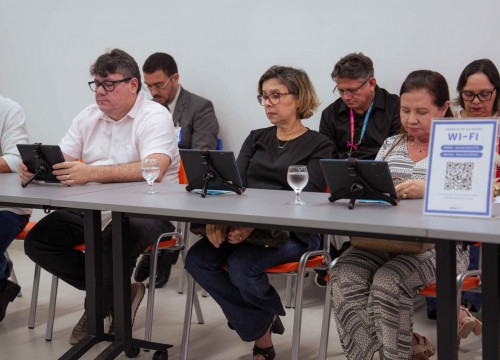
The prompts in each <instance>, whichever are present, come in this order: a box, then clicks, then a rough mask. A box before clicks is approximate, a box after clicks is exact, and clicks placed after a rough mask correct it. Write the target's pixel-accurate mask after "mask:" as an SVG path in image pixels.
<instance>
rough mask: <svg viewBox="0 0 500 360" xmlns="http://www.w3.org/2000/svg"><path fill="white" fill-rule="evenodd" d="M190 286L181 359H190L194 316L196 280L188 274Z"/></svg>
mask: <svg viewBox="0 0 500 360" xmlns="http://www.w3.org/2000/svg"><path fill="white" fill-rule="evenodd" d="M187 280H188V288H187V297H186V310H185V313H184V328H183V330H182V344H181V356H180V358H181V360H187V359H188V347H189V335H190V333H191V320H192V318H193V301H194V294H195V281H194V279H193V278H192V277H191V275H187Z"/></svg>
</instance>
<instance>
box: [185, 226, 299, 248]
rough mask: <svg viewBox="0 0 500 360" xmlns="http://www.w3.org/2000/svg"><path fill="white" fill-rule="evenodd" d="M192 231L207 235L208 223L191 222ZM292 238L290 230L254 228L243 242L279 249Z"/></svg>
mask: <svg viewBox="0 0 500 360" xmlns="http://www.w3.org/2000/svg"><path fill="white" fill-rule="evenodd" d="M190 230H191V232H192V233H194V234H196V235H200V236H206V225H205V224H194V223H193V224H191V229H190ZM230 230H231V228H230V227H228V228H227V232H228V233H229V231H230ZM289 238H290V232H289V231H283V230H265V229H253V231H252V232H251V233H250V235H248V237H247V238H246V239H245V240H244V241H243V242H242V244H251V245H256V246H262V247H266V248H275V249H279V248H280V247H282V246H283V245H284V244H285V242H287V240H288V239H289Z"/></svg>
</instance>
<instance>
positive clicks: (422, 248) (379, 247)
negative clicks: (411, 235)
mask: <svg viewBox="0 0 500 360" xmlns="http://www.w3.org/2000/svg"><path fill="white" fill-rule="evenodd" d="M351 246H354V247H356V248H361V249H366V250H376V251H384V252H389V253H397V254H422V253H424V252H426V251H428V250H432V249H434V244H430V243H423V242H415V241H401V240H386V239H375V238H366V237H359V236H351Z"/></svg>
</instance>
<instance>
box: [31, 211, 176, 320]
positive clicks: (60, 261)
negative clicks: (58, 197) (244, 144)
mask: <svg viewBox="0 0 500 360" xmlns="http://www.w3.org/2000/svg"><path fill="white" fill-rule="evenodd" d="M173 228H174V227H173V225H172V224H171V223H170V222H168V221H163V220H154V219H139V218H137V219H136V218H131V219H130V221H129V230H128V238H129V241H130V242H131V243H130V248H131V253H130V267H131V269H133V268H134V267H135V264H136V261H137V258H138V257H139V255H140V254H141V252H142V251H144V249H146V248H147V247H148V246H149V245H151V244H152V243H153V242H154V241H156V239H157V238H158V236H159V235H160V234H161V233H163V232H169V231H172V230H173ZM83 230H84V225H83V213H80V212H74V211H66V210H58V211H54V212H52V213H50V214H49V215H47V216H45V217H44V218H43V219H42V220H40V221H39V222H38V223H37V224H36V226H35V227H33V229H31V231H30V232H29V233H28V236H27V237H26V241H25V242H24V251H25V253H26V255H28V257H29V258H30V259H31V260H33V261H34V262H35V263H36V264H38V265H40V266H41V267H42V268H43V269H45V270H47V271H48V272H50V273H51V274H54V275H56V276H57V277H58V278H60V279H61V280H63V281H65V282H67V283H68V284H70V285H72V286H74V287H76V288H77V289H80V290H85V254H84V253H83V252H81V251H79V250H74V249H73V248H74V247H75V246H77V245H80V244H83V243H84V235H83ZM100 241H102V246H103V254H102V261H103V286H104V292H103V293H104V298H103V303H104V309H103V311H104V314H109V313H110V312H111V310H112V304H113V282H112V277H113V265H112V234H111V224H109V225H108V226H107V227H106V228H105V229H104V230H103V231H102V233H101V239H100Z"/></svg>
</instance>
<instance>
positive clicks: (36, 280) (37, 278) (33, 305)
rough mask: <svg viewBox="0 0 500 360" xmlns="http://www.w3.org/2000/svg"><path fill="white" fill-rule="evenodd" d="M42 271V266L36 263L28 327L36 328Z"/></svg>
mask: <svg viewBox="0 0 500 360" xmlns="http://www.w3.org/2000/svg"><path fill="white" fill-rule="evenodd" d="M40 272H41V268H40V266H39V265H38V264H35V274H34V276H33V290H31V306H30V316H29V319H28V329H34V328H35V318H36V305H37V303H38V289H39V288H40Z"/></svg>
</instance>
